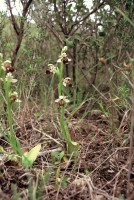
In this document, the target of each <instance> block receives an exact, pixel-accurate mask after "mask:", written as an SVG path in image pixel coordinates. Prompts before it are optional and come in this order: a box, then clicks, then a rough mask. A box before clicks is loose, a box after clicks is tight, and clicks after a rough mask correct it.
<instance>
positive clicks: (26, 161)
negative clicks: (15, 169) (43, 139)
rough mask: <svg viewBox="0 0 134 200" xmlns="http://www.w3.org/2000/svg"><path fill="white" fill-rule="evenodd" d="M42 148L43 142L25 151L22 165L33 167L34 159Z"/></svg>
mask: <svg viewBox="0 0 134 200" xmlns="http://www.w3.org/2000/svg"><path fill="white" fill-rule="evenodd" d="M40 149H41V144H38V145H36V146H35V147H34V148H32V149H31V150H30V151H29V152H25V153H24V154H23V156H22V165H23V166H24V167H31V166H32V164H33V163H34V161H35V160H36V158H37V156H38V154H39V151H40Z"/></svg>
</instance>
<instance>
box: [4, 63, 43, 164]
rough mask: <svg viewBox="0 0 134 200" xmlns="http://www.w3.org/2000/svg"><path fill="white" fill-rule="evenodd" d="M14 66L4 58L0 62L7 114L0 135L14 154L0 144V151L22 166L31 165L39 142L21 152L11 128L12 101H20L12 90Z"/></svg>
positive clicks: (14, 80)
mask: <svg viewBox="0 0 134 200" xmlns="http://www.w3.org/2000/svg"><path fill="white" fill-rule="evenodd" d="M13 72H14V68H13V67H12V64H11V61H10V60H6V61H5V62H3V63H2V64H1V63H0V76H1V78H0V82H1V87H2V89H1V90H0V94H1V95H2V97H3V100H4V104H3V105H4V111H5V115H6V116H7V117H6V119H5V124H6V128H7V129H6V130H8V133H7V131H5V130H4V131H3V133H2V135H3V137H4V138H5V139H6V140H7V142H8V143H9V144H10V145H11V147H12V150H13V151H14V153H15V154H10V153H8V152H6V151H5V150H4V149H3V147H2V146H0V152H2V153H3V154H5V155H6V156H7V157H8V159H10V160H14V161H16V162H19V163H21V165H22V166H24V167H30V166H32V164H33V162H34V161H35V160H36V158H37V156H38V154H39V151H40V149H41V144H38V145H36V146H35V147H34V148H32V149H31V150H30V151H29V152H24V153H23V152H22V148H21V144H20V142H19V140H18V139H17V137H16V134H15V131H14V129H13V120H12V105H13V103H15V102H16V103H20V102H21V100H19V98H18V93H17V92H16V91H13V90H12V86H13V84H15V83H16V82H17V79H15V78H14V76H13V74H12V73H13Z"/></svg>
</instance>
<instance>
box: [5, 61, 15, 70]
mask: <svg viewBox="0 0 134 200" xmlns="http://www.w3.org/2000/svg"><path fill="white" fill-rule="evenodd" d="M2 68H3V70H4V71H5V72H6V73H9V72H11V73H12V72H14V71H15V69H14V68H13V67H12V65H11V61H10V60H6V61H5V62H4V63H3V64H2Z"/></svg>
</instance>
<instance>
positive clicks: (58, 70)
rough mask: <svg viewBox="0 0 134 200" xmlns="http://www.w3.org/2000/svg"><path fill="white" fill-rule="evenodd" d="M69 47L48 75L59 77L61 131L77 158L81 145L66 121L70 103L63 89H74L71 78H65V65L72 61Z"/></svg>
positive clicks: (63, 50) (69, 148)
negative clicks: (66, 112) (74, 138)
mask: <svg viewBox="0 0 134 200" xmlns="http://www.w3.org/2000/svg"><path fill="white" fill-rule="evenodd" d="M67 50H68V49H67V46H65V47H64V48H63V49H62V51H61V55H60V56H59V58H58V60H57V63H56V65H53V64H49V65H48V69H47V71H46V74H51V73H52V74H56V75H57V77H58V96H59V98H58V99H56V100H55V102H56V103H57V104H58V106H59V111H60V129H61V136H62V137H63V138H64V139H65V141H66V146H67V152H68V153H69V154H73V155H74V156H75V157H76V156H77V155H78V149H79V144H78V143H77V142H74V141H73V140H72V139H71V136H70V133H69V129H68V125H67V121H66V119H65V107H66V105H67V104H68V103H69V102H70V100H69V99H68V97H67V96H65V95H64V90H63V87H73V83H72V80H71V78H70V77H66V78H63V70H64V67H65V64H68V63H69V62H70V61H71V59H70V58H68V56H67V53H66V52H67Z"/></svg>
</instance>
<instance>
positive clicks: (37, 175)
mask: <svg viewBox="0 0 134 200" xmlns="http://www.w3.org/2000/svg"><path fill="white" fill-rule="evenodd" d="M17 120H18V121H17V123H16V125H15V131H16V136H17V137H18V138H19V140H20V142H21V145H22V147H23V151H26V150H30V149H31V148H32V147H34V146H35V145H36V144H38V143H41V144H42V149H41V152H40V154H39V156H38V158H37V160H36V161H35V163H34V165H33V167H32V168H27V169H26V168H24V167H22V166H21V165H20V164H19V163H17V162H15V161H11V160H9V159H8V158H7V157H6V156H5V155H3V154H2V153H1V161H0V199H1V200H2V199H3V200H10V199H23V200H28V199H37V200H38V199H40V200H49V199H50V200H55V199H56V200H65V199H66V200H90V199H91V200H105V199H106V200H123V199H124V200H125V199H127V200H133V199H134V163H132V166H131V168H130V165H129V152H130V148H129V143H130V142H129V132H130V130H129V126H128V125H127V124H128V121H127V120H126V121H125V119H123V120H124V122H123V123H122V127H120V129H119V128H118V129H117V130H116V131H114V132H113V130H112V129H111V128H110V127H111V125H110V123H109V120H108V119H107V118H106V117H104V115H103V114H102V113H99V114H91V113H90V114H88V115H87V116H86V117H85V118H84V119H82V118H81V117H80V113H79V114H78V115H77V114H76V115H74V117H72V119H71V120H70V121H69V124H68V125H69V129H70V134H71V137H72V139H73V140H74V141H77V142H78V143H79V144H80V148H79V155H78V158H77V160H76V161H74V160H73V159H72V158H70V157H69V156H68V155H66V152H65V151H66V150H65V149H66V148H65V142H64V141H63V140H62V139H61V137H60V129H59V116H58V114H54V113H53V112H49V114H47V113H44V114H42V115H41V116H40V115H39V116H37V111H36V114H35V111H33V110H31V112H30V113H28V114H27V113H26V114H24V113H23V115H21V114H20V115H19V117H18V119H17ZM0 145H2V146H3V147H4V149H5V150H7V151H8V152H9V151H11V148H10V147H9V145H8V144H7V142H6V141H5V140H4V138H3V137H2V136H1V138H0ZM55 149H56V151H60V152H61V151H64V152H65V155H66V156H65V157H66V159H62V160H61V161H60V162H59V161H57V160H56V159H54V157H53V156H52V152H53V151H55ZM58 169H59V170H60V171H59V176H58V179H57V178H56V176H57V175H56V174H57V172H58ZM130 169H131V170H130ZM56 180H59V182H57V181H56Z"/></svg>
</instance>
